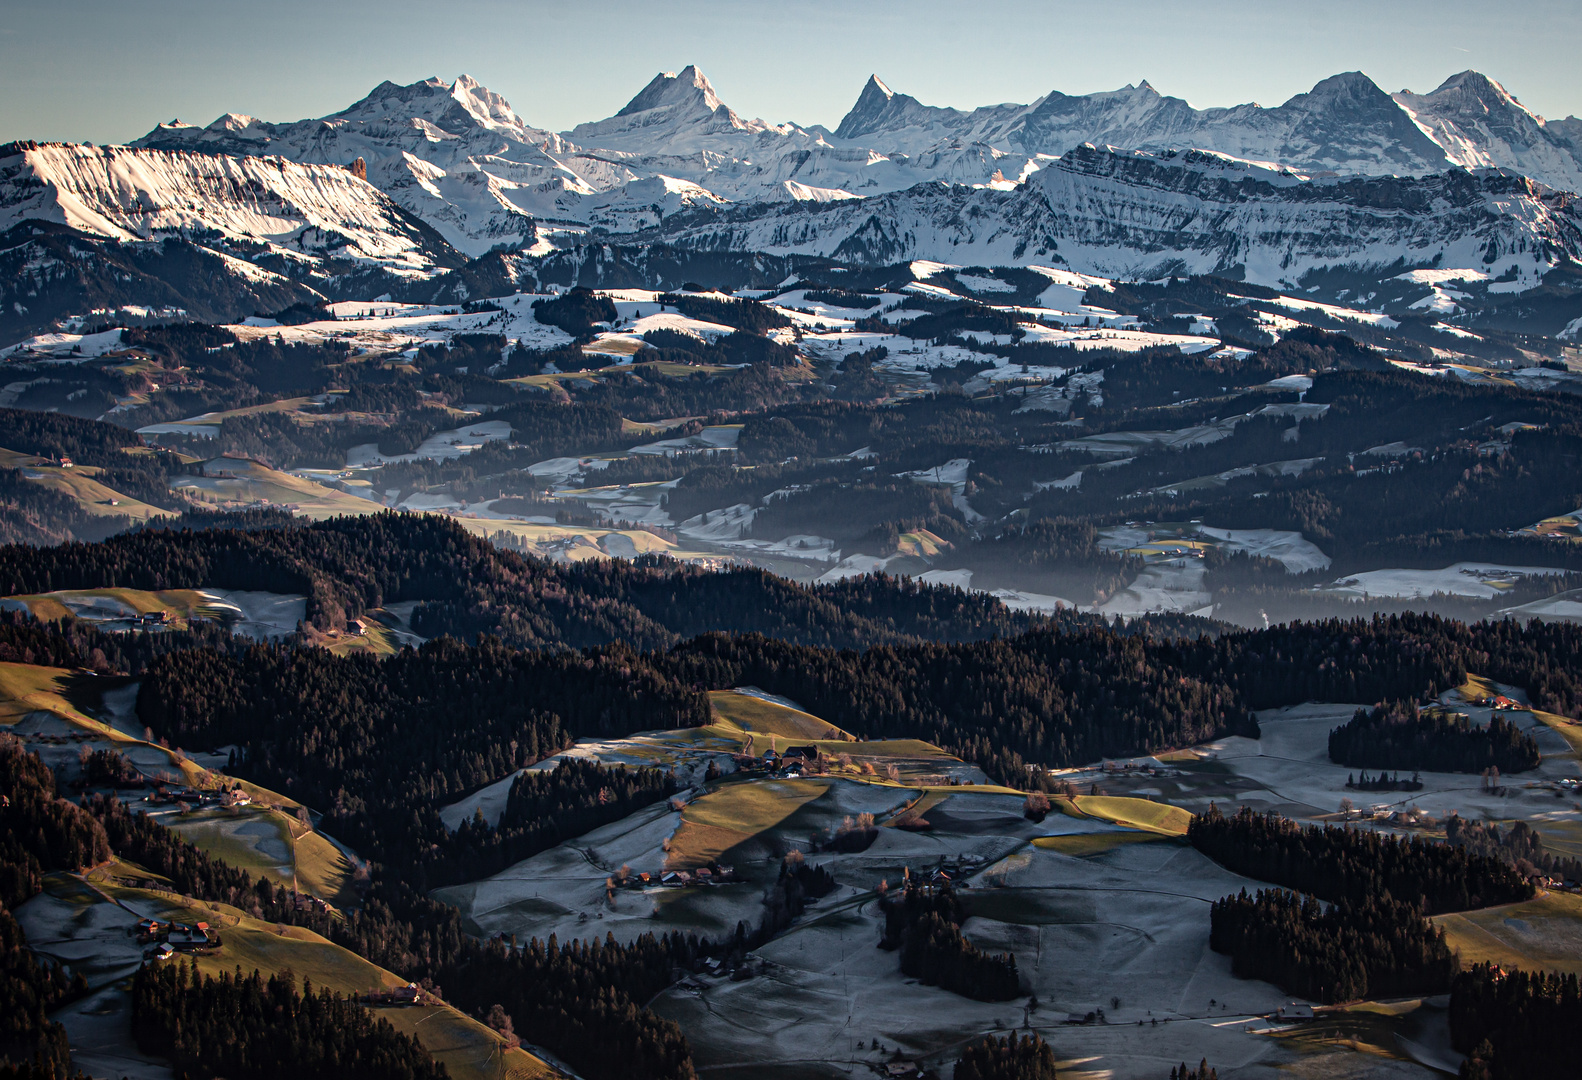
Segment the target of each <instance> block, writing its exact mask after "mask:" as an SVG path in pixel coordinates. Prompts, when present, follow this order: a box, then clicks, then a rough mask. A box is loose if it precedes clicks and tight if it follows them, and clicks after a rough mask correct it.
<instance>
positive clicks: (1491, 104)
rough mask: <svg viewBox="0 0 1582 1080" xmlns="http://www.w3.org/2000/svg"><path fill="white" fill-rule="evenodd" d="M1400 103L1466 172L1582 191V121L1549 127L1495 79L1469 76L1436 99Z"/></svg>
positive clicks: (1453, 80) (1405, 94)
mask: <svg viewBox="0 0 1582 1080" xmlns="http://www.w3.org/2000/svg"><path fill="white" fill-rule="evenodd" d="M1395 100H1396V101H1397V102H1398V103H1399V104H1400V106H1401V107H1402V108H1403V109H1405V110H1406V111H1407V112H1409V113H1411V114H1412V116H1413V117H1414V118H1415V119H1416V121H1417V122H1418V123H1419V124H1421V125H1422V126H1423V127H1425V128H1426V129H1427V130H1428V132H1429V134H1430V135H1432V136H1433V138H1434V141H1435V142H1437V143H1438V144H1439V145H1441V146H1443V147H1444V148H1445V152H1446V153H1447V154H1448V155H1449V157H1450V159H1451V160H1452V161H1454V162H1455V163H1456V164H1457V165H1460V166H1462V167H1463V168H1468V169H1475V168H1489V167H1495V168H1505V169H1513V170H1515V171H1516V172H1519V173H1522V174H1524V175H1526V176H1531V177H1533V178H1534V179H1536V180H1540V181H1542V182H1543V183H1545V184H1548V185H1550V186H1551V187H1558V188H1562V189H1564V190H1566V191H1582V120H1578V119H1577V118H1576V117H1569V118H1568V119H1567V120H1565V121H1558V122H1555V121H1545V120H1544V118H1543V117H1541V116H1537V115H1535V114H1534V113H1532V112H1530V111H1529V110H1528V109H1527V108H1526V107H1525V106H1523V105H1522V103H1521V102H1519V101H1517V100H1516V99H1515V98H1514V97H1512V96H1511V94H1510V93H1509V92H1508V91H1507V90H1506V89H1505V87H1503V86H1501V85H1500V84H1499V83H1497V82H1495V81H1494V80H1493V79H1491V78H1489V77H1488V76H1487V75H1482V74H1479V73H1478V72H1476V71H1463V72H1462V73H1461V74H1459V75H1452V76H1451V77H1450V78H1448V79H1446V80H1445V81H1444V83H1443V84H1441V85H1440V87H1439V89H1437V90H1435V91H1434V92H1433V93H1431V94H1413V93H1411V92H1410V91H1406V90H1403V91H1401V92H1400V93H1399V94H1396V95H1395Z"/></svg>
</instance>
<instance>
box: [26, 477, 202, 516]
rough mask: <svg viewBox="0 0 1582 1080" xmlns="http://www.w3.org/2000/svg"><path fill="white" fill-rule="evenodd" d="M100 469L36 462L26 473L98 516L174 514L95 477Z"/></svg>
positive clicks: (42, 484) (43, 485) (38, 482)
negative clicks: (64, 466)
mask: <svg viewBox="0 0 1582 1080" xmlns="http://www.w3.org/2000/svg"><path fill="white" fill-rule="evenodd" d="M97 471H98V470H96V469H89V468H83V469H61V468H56V467H52V466H44V465H36V466H32V467H30V468H28V470H27V472H26V473H24V474H23V475H25V476H26V477H27V478H28V479H29V480H31V481H33V483H35V484H38V485H40V486H41V487H46V488H48V489H49V490H51V491H58V492H60V493H61V494H62V495H65V496H67V497H68V498H70V499H71V500H73V501H74V502H76V504H77V505H78V506H80V507H81V508H82V509H83V510H84V511H85V512H87V513H89V514H92V515H94V516H95V517H113V516H117V515H124V516H125V517H129V518H131V519H132V520H133V521H148V520H149V519H150V518H161V517H171V516H172V512H171V511H169V510H162V509H160V508H159V507H157V506H151V505H149V504H148V503H145V502H139V501H138V500H137V499H134V498H132V497H131V496H130V495H123V494H121V493H120V492H119V491H116V490H115V489H114V488H110V487H106V486H105V485H104V484H101V483H100V482H99V481H98V480H96V479H94V477H93V475H92V474H93V473H95V472H97Z"/></svg>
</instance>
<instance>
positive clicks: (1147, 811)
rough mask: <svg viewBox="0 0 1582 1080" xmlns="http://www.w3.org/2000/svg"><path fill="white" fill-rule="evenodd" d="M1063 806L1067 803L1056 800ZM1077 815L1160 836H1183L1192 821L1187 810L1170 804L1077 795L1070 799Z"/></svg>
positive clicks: (1113, 796)
mask: <svg viewBox="0 0 1582 1080" xmlns="http://www.w3.org/2000/svg"><path fill="white" fill-rule="evenodd" d="M1058 802H1059V803H1061V804H1062V805H1064V804H1066V803H1067V800H1064V799H1062V800H1058ZM1069 802H1070V803H1071V804H1074V805H1075V808H1076V810H1077V812H1078V813H1079V814H1080V815H1082V816H1086V817H1095V818H1100V819H1102V820H1104V821H1113V822H1115V824H1117V825H1125V826H1127V827H1129V828H1133V829H1142V830H1143V831H1145V832H1151V833H1159V834H1161V835H1163V836H1185V835H1186V831H1187V825H1188V823H1190V822H1191V820H1192V814H1191V812H1190V811H1187V810H1183V809H1181V807H1179V806H1171V805H1170V804H1169V803H1159V802H1151V801H1149V800H1148V799H1132V798H1127V797H1125V796H1120V795H1078V796H1076V797H1074V798H1072V799H1071V800H1069Z"/></svg>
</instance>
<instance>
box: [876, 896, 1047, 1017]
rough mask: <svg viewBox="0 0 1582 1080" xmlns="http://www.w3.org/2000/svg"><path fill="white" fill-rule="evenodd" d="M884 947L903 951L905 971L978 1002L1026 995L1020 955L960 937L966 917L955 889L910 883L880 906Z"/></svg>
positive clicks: (923, 981)
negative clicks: (1019, 971) (1019, 972)
mask: <svg viewBox="0 0 1582 1080" xmlns="http://www.w3.org/2000/svg"><path fill="white" fill-rule="evenodd" d="M880 907H881V910H882V911H883V912H884V935H883V937H881V938H880V939H879V947H880V948H881V949H899V950H900V960H901V972H902V974H904V975H910V976H911V977H912V978H914V979H916V980H918V981H919V982H921V983H923V984H924V985H925V986H938V987H939V988H940V989H942V990H949V991H951V992H952V993H955V994H960V995H961V996H962V997H969V998H973V999H974V1000H977V1001H1010V1000H1011V999H1012V998H1014V997H1016V996H1018V995H1019V994H1020V993H1021V985H1020V981H1019V979H1018V976H1017V973H1016V957H1015V956H1013V955H1012V954H1011V953H999V954H991V953H986V952H984V951H983V950H981V949H979V948H978V947H977V946H976V945H974V944H973V943H972V942H970V941H968V940H967V939H966V937H964V936H963V935H962V933H961V922H962V919H963V918H964V917H965V916H964V914H963V912H962V910H961V903H960V901H959V900H957V899H956V894H955V891H954V890H952V889H951V888H950V887H949V886H948V885H947V886H944V887H940V888H934V887H930V886H920V885H917V884H915V883H913V882H911V881H910V880H909V881H908V883H907V887H906V888H905V889H904V890H903V891H902V894H901V895H900V896H899V897H889V898H886V899H884V900H883V901H882V902H881V904H880Z"/></svg>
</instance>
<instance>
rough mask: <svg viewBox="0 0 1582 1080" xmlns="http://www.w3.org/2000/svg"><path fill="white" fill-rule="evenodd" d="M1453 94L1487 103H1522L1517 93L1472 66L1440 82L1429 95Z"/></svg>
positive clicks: (1446, 95) (1518, 104)
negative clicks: (1514, 93)
mask: <svg viewBox="0 0 1582 1080" xmlns="http://www.w3.org/2000/svg"><path fill="white" fill-rule="evenodd" d="M1451 94H1460V95H1461V96H1463V97H1472V98H1475V99H1477V100H1479V101H1482V102H1484V103H1486V104H1492V103H1494V102H1509V103H1511V104H1515V105H1517V106H1518V107H1520V104H1521V103H1520V102H1518V101H1517V100H1516V97H1515V95H1513V94H1512V93H1511V92H1510V91H1509V90H1507V89H1505V87H1503V86H1501V85H1500V84H1499V83H1498V82H1496V81H1495V80H1493V79H1491V78H1489V77H1488V76H1487V75H1485V74H1483V72H1481V71H1473V70H1472V69H1471V68H1468V69H1467V70H1466V71H1462V72H1459V73H1457V74H1455V75H1452V76H1450V78H1448V79H1446V80H1445V81H1444V82H1442V83H1440V84H1439V87H1438V89H1436V90H1435V91H1434V92H1433V93H1432V94H1429V95H1428V96H1429V97H1436V96H1445V97H1448V96H1450V95H1451Z"/></svg>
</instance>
